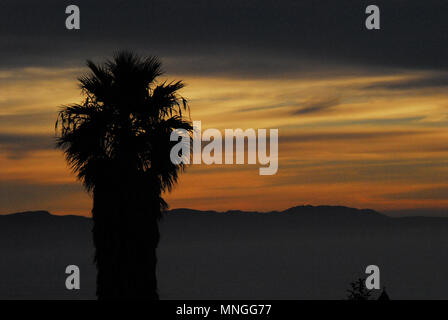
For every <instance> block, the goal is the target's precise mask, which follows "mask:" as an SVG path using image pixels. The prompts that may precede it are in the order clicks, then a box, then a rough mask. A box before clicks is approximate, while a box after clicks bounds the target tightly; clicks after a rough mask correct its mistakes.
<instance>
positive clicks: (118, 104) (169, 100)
mask: <svg viewBox="0 0 448 320" xmlns="http://www.w3.org/2000/svg"><path fill="white" fill-rule="evenodd" d="M87 66H88V68H89V69H90V70H89V72H88V73H87V74H86V75H84V76H82V77H80V78H79V79H78V80H79V83H80V87H81V90H82V93H83V94H84V95H85V100H84V102H83V103H81V104H73V105H69V106H64V107H63V108H62V110H61V111H60V112H59V116H58V119H57V121H56V131H57V146H58V147H59V148H60V149H62V150H63V151H64V153H65V156H66V159H67V161H68V163H69V164H70V166H71V168H72V169H73V171H74V173H75V174H76V175H77V177H78V178H79V179H80V180H81V181H82V183H83V185H84V187H85V188H86V189H87V191H88V192H90V193H91V194H92V196H93V208H92V216H93V222H94V226H93V240H94V245H95V262H96V266H97V271H98V274H97V296H98V299H128V298H138V299H158V293H157V282H156V262H157V261H156V247H157V244H158V241H159V228H158V221H159V219H160V217H161V213H162V211H163V210H165V209H166V208H167V204H166V202H165V201H164V200H163V198H162V194H163V192H164V191H170V190H171V188H172V187H173V185H174V184H175V183H176V181H177V179H178V175H179V173H180V172H181V171H182V170H183V169H184V166H183V165H182V164H180V165H175V164H173V163H172V162H171V161H170V150H171V147H172V146H173V145H174V144H176V143H177V141H174V142H171V141H170V134H171V132H173V130H175V129H177V128H179V129H185V130H187V131H188V132H190V134H191V131H192V126H191V123H190V121H188V120H186V118H185V116H184V115H183V111H185V110H188V106H187V101H186V100H185V99H184V98H183V97H181V96H180V95H179V94H178V90H179V89H181V88H183V87H184V84H183V82H181V81H177V82H169V83H167V82H163V83H158V82H157V80H156V79H157V77H159V76H160V75H162V71H161V62H160V61H159V59H158V58H156V57H147V58H144V57H140V56H138V55H136V54H134V53H132V52H126V51H123V52H119V53H117V54H115V55H114V57H113V59H111V60H107V61H106V62H105V63H103V64H95V63H93V62H92V61H87ZM190 139H191V137H190Z"/></svg>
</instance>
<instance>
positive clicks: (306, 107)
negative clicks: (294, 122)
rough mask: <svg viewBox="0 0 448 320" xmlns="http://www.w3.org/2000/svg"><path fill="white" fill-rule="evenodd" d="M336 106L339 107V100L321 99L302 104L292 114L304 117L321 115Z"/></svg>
mask: <svg viewBox="0 0 448 320" xmlns="http://www.w3.org/2000/svg"><path fill="white" fill-rule="evenodd" d="M337 105H339V98H330V99H325V100H321V99H320V100H319V99H318V100H310V101H307V102H306V103H304V104H303V105H302V106H301V107H300V108H299V109H297V110H295V111H294V112H293V114H295V115H306V114H314V113H321V112H323V111H327V110H328V109H330V108H332V107H335V106H337Z"/></svg>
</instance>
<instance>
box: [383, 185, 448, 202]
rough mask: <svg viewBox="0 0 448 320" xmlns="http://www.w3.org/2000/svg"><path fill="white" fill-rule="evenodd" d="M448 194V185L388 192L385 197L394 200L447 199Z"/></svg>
mask: <svg viewBox="0 0 448 320" xmlns="http://www.w3.org/2000/svg"><path fill="white" fill-rule="evenodd" d="M447 194H448V186H443V187H432V188H421V189H417V190H413V191H406V192H399V193H393V194H387V195H384V197H385V198H386V199H393V200H408V199H410V200H446V198H447Z"/></svg>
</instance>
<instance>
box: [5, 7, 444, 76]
mask: <svg viewBox="0 0 448 320" xmlns="http://www.w3.org/2000/svg"><path fill="white" fill-rule="evenodd" d="M69 4H71V3H70V2H69V1H56V0H48V1H41V2H38V3H37V2H35V1H31V0H3V1H2V4H1V9H2V10H0V36H1V37H2V39H3V41H2V42H1V44H0V49H1V50H0V67H1V68H10V67H14V66H25V65H26V66H30V65H34V66H62V65H76V66H79V65H82V64H83V63H84V60H85V59H86V58H102V57H104V56H105V55H110V54H111V52H112V51H113V50H117V49H118V48H131V49H135V50H137V51H140V52H145V53H152V54H157V55H160V56H162V57H165V58H166V61H167V68H168V69H169V71H174V72H178V71H180V72H184V73H193V74H202V73H207V74H211V73H222V74H240V75H244V76H246V77H247V76H254V75H260V74H262V75H265V76H275V75H285V74H291V73H296V74H297V73H301V72H303V71H304V70H305V71H306V70H313V69H325V68H327V67H328V66H329V65H345V66H355V67H356V68H363V67H371V68H372V69H377V70H378V69H381V68H390V67H393V68H405V69H408V68H410V69H432V70H435V69H437V70H448V59H446V57H447V55H448V54H447V52H448V42H447V41H446V39H445V34H444V32H443V30H445V29H446V17H445V15H446V12H448V3H447V2H446V1H444V0H427V1H426V2H425V5H422V4H421V1H420V0H409V1H406V2H404V1H388V0H377V1H376V2H375V4H376V5H378V6H379V7H380V9H381V14H382V16H381V21H382V25H381V30H379V31H368V30H366V29H365V27H364V22H365V19H366V14H365V8H366V6H367V5H369V4H371V3H370V1H367V0H361V1H356V3H354V2H353V1H351V0H342V1H334V0H323V1H319V5H317V4H316V2H315V1H312V0H309V1H300V2H298V1H295V0H289V1H288V0H287V1H282V2H281V3H279V2H278V1H274V0H261V1H241V0H229V1H213V2H210V1H205V0H201V1H194V2H185V1H182V0H170V1H165V0H164V1H162V0H154V1H146V0H140V1H132V2H129V1H121V0H112V1H110V0H109V1H105V0H99V1H87V0H79V1H77V5H78V6H79V7H80V9H81V30H78V31H69V30H66V29H65V27H64V21H65V18H66V14H65V7H66V6H67V5H69ZM422 17H425V18H422ZM429 17H430V20H431V23H427V22H426V21H428V20H427V19H428V18H429ZM416 43H423V44H422V45H416Z"/></svg>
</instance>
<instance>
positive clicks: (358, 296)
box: [347, 278, 372, 301]
mask: <svg viewBox="0 0 448 320" xmlns="http://www.w3.org/2000/svg"><path fill="white" fill-rule="evenodd" d="M365 282H366V279H362V278H359V279H358V280H356V281H353V282H351V283H350V289H348V290H347V300H358V301H359V300H369V299H370V296H371V294H372V293H371V291H370V290H368V289H367V288H366V286H365Z"/></svg>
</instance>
